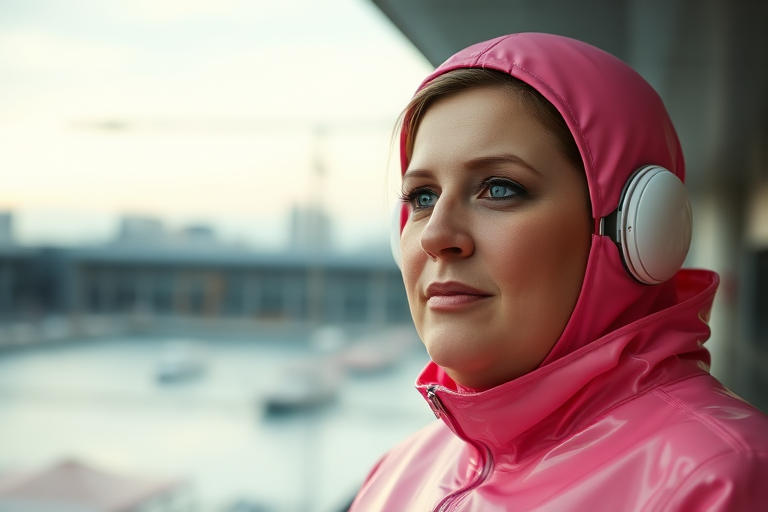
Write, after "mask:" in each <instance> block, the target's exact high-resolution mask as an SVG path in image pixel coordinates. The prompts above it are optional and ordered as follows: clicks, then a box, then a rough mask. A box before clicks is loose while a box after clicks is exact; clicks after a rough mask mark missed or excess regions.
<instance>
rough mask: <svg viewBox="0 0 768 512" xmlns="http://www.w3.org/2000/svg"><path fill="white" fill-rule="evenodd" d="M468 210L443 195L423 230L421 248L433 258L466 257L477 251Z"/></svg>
mask: <svg viewBox="0 0 768 512" xmlns="http://www.w3.org/2000/svg"><path fill="white" fill-rule="evenodd" d="M468 222H469V219H468V215H467V212H464V211H463V208H461V207H460V206H459V205H457V204H455V203H452V202H451V201H450V200H448V198H447V197H445V196H443V197H441V198H440V200H439V201H438V202H437V204H436V205H435V206H434V208H433V209H432V213H431V214H430V217H429V220H428V221H427V224H426V226H424V230H423V231H422V232H421V248H422V249H423V250H424V252H426V253H427V255H428V256H429V257H430V258H432V259H438V258H440V259H449V258H466V257H468V256H471V255H472V253H473V252H474V251H475V242H474V239H473V238H472V235H471V230H470V229H469V226H468Z"/></svg>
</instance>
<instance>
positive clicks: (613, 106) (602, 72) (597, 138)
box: [400, 33, 716, 366]
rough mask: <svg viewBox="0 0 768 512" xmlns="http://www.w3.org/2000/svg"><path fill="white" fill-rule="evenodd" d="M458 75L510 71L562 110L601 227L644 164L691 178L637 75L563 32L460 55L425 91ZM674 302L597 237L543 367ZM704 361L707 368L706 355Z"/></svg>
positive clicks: (503, 41)
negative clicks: (455, 71)
mask: <svg viewBox="0 0 768 512" xmlns="http://www.w3.org/2000/svg"><path fill="white" fill-rule="evenodd" d="M458 68H487V69H494V70H497V71H503V72H505V73H509V74H510V75H512V76H514V77H515V78H518V79H520V80H522V81H524V82H526V83H527V84H529V85H531V86H532V87H534V88H535V89H536V90H537V91H539V92H540V93H541V94H542V95H543V96H544V97H545V98H547V99H548V100H549V101H550V102H551V103H552V104H553V105H554V106H555V107H556V108H557V109H558V110H559V111H560V114H561V115H562V116H563V118H564V119H565V122H566V123H567V124H568V127H569V128H570V129H571V133H572V134H573V137H574V139H575V140H576V144H577V145H578V147H579V150H580V152H581V155H582V159H583V161H584V169H585V170H586V174H587V182H588V185H589V192H590V198H591V201H592V214H593V217H594V218H595V219H596V220H599V219H600V218H602V217H605V216H606V215H608V214H609V213H611V212H612V211H614V210H615V209H616V208H617V206H618V203H619V199H620V196H621V191H622V188H623V187H624V184H625V182H626V180H627V179H628V178H629V176H630V175H631V174H632V173H633V172H634V171H635V170H637V169H638V168H640V167H642V166H643V165H650V164H655V165H660V166H662V167H665V168H667V169H669V170H670V171H672V172H673V173H675V174H676V175H677V176H678V177H679V178H680V179H681V180H684V179H685V164H684V162H683V153H682V149H681V148H680V143H679V141H678V139H677V134H676V133H675V129H674V127H673V126H672V122H671V121H670V119H669V116H668V115H667V111H666V109H665V108H664V104H663V102H662V101H661V98H659V96H658V94H656V91H654V90H653V88H652V87H651V86H650V85H648V83H647V82H646V81H645V80H644V79H643V78H642V77H640V75H639V74H637V72H635V71H634V70H633V69H632V68H630V67H629V66H627V65H626V64H624V63H623V62H622V61H620V60H619V59H617V58H616V57H614V56H612V55H610V54H608V53H606V52H603V51H601V50H599V49H597V48H595V47H593V46H590V45H588V44H585V43H582V42H580V41H576V40H573V39H569V38H566V37H561V36H556V35H550V34H537V33H523V34H513V35H508V36H503V37H499V38H497V39H492V40H490V41H486V42H483V43H479V44H476V45H473V46H470V47H469V48H466V49H465V50H462V51H460V52H459V53H457V54H456V55H454V56H453V57H451V58H450V59H448V60H447V61H446V62H445V63H444V64H443V65H441V66H440V67H439V68H437V70H435V71H434V73H432V74H431V75H430V76H428V77H427V79H426V80H424V82H423V83H422V85H421V86H420V88H421V87H423V86H424V85H426V84H427V83H428V82H430V81H431V80H432V79H434V78H435V77H437V76H439V75H441V74H443V73H446V72H448V71H451V70H453V69H458ZM574 77H578V79H577V80H574ZM405 137H406V131H405V130H403V131H402V133H401V144H400V161H401V172H403V173H404V172H405V171H406V169H407V167H408V158H407V155H406V151H405ZM711 279H716V277H714V276H713V277H711ZM711 293H712V295H714V289H713V290H712V291H711ZM675 302H676V291H675V284H674V280H670V281H669V282H667V283H664V284H661V285H656V286H648V285H644V284H640V283H638V282H637V281H635V280H634V279H633V278H632V276H630V275H629V273H628V272H627V271H626V270H625V269H624V267H623V264H622V262H621V258H620V256H619V251H618V249H617V247H616V245H615V244H614V243H613V242H612V241H611V240H610V239H609V238H607V237H604V236H599V235H593V238H592V248H591V251H590V254H589V260H588V263H587V270H586V274H585V276H584V284H583V285H582V289H581V294H580V296H579V299H578V302H577V304H576V307H575V309H574V311H573V314H572V316H571V319H570V321H569V323H568V324H567V326H566V328H565V330H564V331H563V333H562V335H561V337H560V339H559V340H558V342H557V343H556V344H555V346H554V348H553V349H552V351H551V352H550V354H549V355H548V356H547V358H546V359H545V360H544V362H543V363H542V366H544V365H547V364H549V363H551V362H553V361H556V360H558V359H560V358H562V357H564V356H566V355H568V354H570V353H572V352H574V351H575V350H578V349H579V348H581V347H584V346H585V345H587V344H588V343H590V342H592V341H594V340H597V339H598V338H600V337H602V336H604V335H606V334H608V333H610V332H612V331H615V330H616V329H618V328H620V327H622V326H624V325H627V324H629V323H631V322H634V321H636V320H639V319H641V318H643V317H645V316H647V315H648V314H650V313H652V312H654V311H659V310H661V309H663V308H664V307H667V306H669V305H671V304H674V303H675ZM703 357H705V358H706V360H707V363H709V359H708V355H703Z"/></svg>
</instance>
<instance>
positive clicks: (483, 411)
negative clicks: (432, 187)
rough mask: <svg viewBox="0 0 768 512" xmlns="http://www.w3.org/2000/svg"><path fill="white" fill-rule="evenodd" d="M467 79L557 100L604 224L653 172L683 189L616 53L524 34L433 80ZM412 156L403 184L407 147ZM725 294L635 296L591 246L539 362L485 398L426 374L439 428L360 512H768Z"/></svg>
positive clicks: (657, 113) (645, 102) (695, 283)
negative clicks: (663, 172)
mask: <svg viewBox="0 0 768 512" xmlns="http://www.w3.org/2000/svg"><path fill="white" fill-rule="evenodd" d="M466 67H484V68H491V69H496V70H499V71H503V72H505V73H509V74H511V75H512V76H514V77H516V78H519V79H521V80H523V81H525V82H527V83H528V84H530V85H531V86H533V87H534V88H536V89H537V90H538V91H539V92H540V93H541V94H543V95H544V96H545V97H546V98H547V99H548V100H549V101H550V102H552V104H554V105H555V107H556V108H557V109H558V110H559V111H560V113H561V114H562V116H563V118H564V119H565V121H566V123H567V124H568V126H569V127H570V129H571V132H572V133H573V136H574V138H575V140H576V143H577V144H578V146H579V149H580V151H581V154H582V158H583V161H584V167H585V170H586V173H587V180H588V183H589V188H590V197H591V201H592V208H593V216H594V218H595V219H600V218H602V217H605V216H606V215H608V214H609V213H610V212H612V211H613V210H615V209H616V207H617V205H618V202H619V198H620V195H621V190H622V187H623V186H624V183H625V181H626V180H627V178H628V177H629V176H630V175H631V174H632V172H633V171H634V170H636V169H638V168H639V167H641V166H643V165H649V164H656V165H661V166H663V167H666V168H667V169H669V170H671V171H672V172H674V173H675V174H677V175H678V176H679V177H680V178H681V179H683V178H684V163H683V157H682V151H681V149H680V144H679V142H678V139H677V135H676V133H675V130H674V128H673V126H672V123H671V122H670V120H669V117H668V115H667V112H666V109H665V108H664V105H663V103H662V101H661V100H660V99H659V97H658V95H657V94H656V93H655V91H653V89H652V88H651V87H650V86H649V85H648V84H647V83H646V82H645V81H644V80H643V79H642V78H641V77H640V76H639V75H638V74H637V73H635V72H634V71H633V70H632V69H631V68H629V67H628V66H627V65H625V64H623V63H622V62H621V61H619V60H618V59H616V58H614V57H612V56H610V55H609V54H607V53H605V52H603V51H601V50H598V49H596V48H594V47H592V46H589V45H587V44H585V43H581V42H578V41H574V40H571V39H568V38H564V37H559V36H553V35H546V34H516V35H512V36H505V37H501V38H498V39H494V40H491V41H487V42H484V43H480V44H477V45H475V46H472V47H470V48H467V49H465V50H463V51H461V52H459V53H458V54H456V55H454V56H453V57H451V58H450V59H449V60H448V61H447V62H445V63H444V64H443V65H442V66H440V67H439V68H438V69H437V70H436V71H435V72H434V73H433V74H432V75H431V76H430V77H428V78H427V80H425V82H424V83H427V82H429V81H430V80H431V79H433V78H434V77H435V76H438V75H440V74H442V73H445V72H447V71H450V70H452V69H456V68H466ZM422 85H423V84H422ZM401 159H402V168H403V171H404V170H405V169H406V168H407V166H408V161H407V155H406V154H405V151H404V148H401ZM404 221H407V219H404ZM717 284H718V278H717V275H716V274H715V273H713V272H709V271H704V270H681V271H680V272H678V274H677V275H676V276H675V277H674V278H672V279H671V280H669V281H668V282H666V283H663V284H661V285H656V286H647V285H643V284H640V283H638V282H637V281H635V280H633V278H632V277H631V276H630V275H629V273H628V272H627V271H626V270H625V269H624V268H623V265H622V262H621V259H620V255H619V251H618V249H617V247H616V245H615V244H614V243H613V241H611V240H610V239H608V238H606V237H603V236H600V235H593V239H592V248H591V252H590V255H589V260H588V264H587V269H586V273H585V277H584V283H583V285H582V290H581V294H580V296H579V299H578V301H577V304H576V307H575V309H574V311H573V314H572V316H571V319H570V321H569V323H568V325H567V326H566V328H565V330H564V331H563V333H562V335H561V337H560V339H559V340H558V342H557V343H556V344H555V346H554V348H553V349H552V351H551V353H550V354H549V355H548V356H547V358H546V359H545V361H544V362H543V363H542V364H541V366H540V367H539V368H537V369H536V370H534V371H533V372H531V373H529V374H527V375H524V376H522V377H520V378H517V379H515V380H512V381H510V382H507V383H505V384H502V385H500V386H497V387H494V388H491V389H489V390H486V391H482V392H475V391H471V390H467V389H463V388H461V387H459V386H457V384H456V383H454V382H453V381H452V380H451V379H450V377H448V376H447V375H446V374H445V372H444V371H443V370H442V369H441V368H440V367H438V366H437V365H435V364H434V363H430V364H428V365H427V366H426V368H425V369H424V370H423V372H422V373H421V375H419V377H418V379H417V381H416V387H417V389H418V391H419V392H420V393H421V394H422V395H423V396H424V398H425V399H426V401H427V402H428V403H429V405H430V406H431V407H432V410H433V411H434V413H435V415H436V416H437V417H438V418H439V420H438V421H435V422H434V423H432V424H430V425H429V426H427V427H426V428H424V429H422V430H421V431H419V432H417V433H416V434H414V435H413V436H411V437H410V438H409V439H407V440H406V441H404V442H402V443H401V444H400V445H398V446H396V447H395V448H393V449H392V450H391V451H390V452H389V453H388V454H387V455H386V456H384V458H382V459H381V461H380V462H379V463H378V464H377V466H376V467H375V468H374V469H373V470H372V471H371V473H370V475H369V476H368V478H367V480H366V481H365V483H364V485H363V487H362V489H361V490H360V493H359V494H358V496H357V498H356V499H355V501H354V503H353V505H352V508H351V510H352V511H353V512H363V511H365V512H374V511H388V512H404V511H433V510H440V511H448V510H457V511H458V510H460V511H479V512H497V511H498V512H500V511H510V512H511V511H515V512H523V511H534V510H535V511H540V512H576V511H578V512H630V511H637V512H640V511H642V512H651V511H659V512H661V511H665V512H671V511H675V512H704V511H707V512H722V511H741V512H758V511H768V417H766V416H765V415H763V414H762V413H761V412H759V411H758V410H756V409H755V408H753V407H752V406H750V405H749V404H747V403H745V402H744V401H742V400H741V399H740V398H739V397H737V396H736V395H734V394H733V393H731V392H730V391H728V390H727V389H726V388H724V387H723V386H722V385H721V384H720V383H719V382H718V381H717V380H715V379H714V378H713V377H711V376H710V375H709V371H708V369H709V362H710V361H709V353H708V351H707V350H706V349H705V348H704V347H703V343H704V341H705V340H706V339H707V338H708V337H709V334H710V331H709V327H708V325H707V321H708V319H709V312H710V309H711V306H712V301H713V298H714V295H715V290H716V288H717Z"/></svg>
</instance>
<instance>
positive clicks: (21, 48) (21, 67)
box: [0, 29, 136, 73]
mask: <svg viewBox="0 0 768 512" xmlns="http://www.w3.org/2000/svg"><path fill="white" fill-rule="evenodd" d="M135 60H136V52H135V50H133V49H132V48H131V47H129V46H121V45H116V44H109V43H100V44H94V43H93V42H92V41H83V40H77V39H73V38H71V37H63V36H59V35H57V34H55V33H51V32H44V31H37V30H25V29H16V30H6V31H3V32H2V33H0V67H2V68H4V71H5V72H6V73H13V72H16V71H45V72H49V71H61V70H69V71H77V70H88V71H94V70H102V71H103V70H115V69H121V68H125V67H126V66H128V65H129V64H130V63H132V62H134V61H135Z"/></svg>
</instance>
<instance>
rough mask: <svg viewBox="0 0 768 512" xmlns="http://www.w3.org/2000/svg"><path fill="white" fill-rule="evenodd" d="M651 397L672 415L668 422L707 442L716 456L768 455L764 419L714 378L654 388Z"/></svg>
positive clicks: (766, 420)
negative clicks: (719, 454)
mask: <svg viewBox="0 0 768 512" xmlns="http://www.w3.org/2000/svg"><path fill="white" fill-rule="evenodd" d="M652 394H653V395H654V396H655V397H656V398H657V399H659V400H661V401H662V402H664V404H665V405H666V407H668V408H669V409H670V411H672V412H671V413H670V414H671V418H677V421H676V422H677V423H683V424H684V425H685V428H686V430H688V431H689V432H691V433H693V431H695V432H696V435H697V436H698V437H699V438H703V439H702V440H704V439H707V444H709V445H710V446H711V448H712V449H713V450H715V451H716V452H721V453H723V454H726V453H731V452H732V453H733V455H734V456H737V454H744V455H746V454H750V453H753V452H768V416H766V415H765V414H763V413H762V412H761V411H760V410H758V409H757V408H755V407H754V406H752V405H751V404H749V403H748V402H746V401H745V400H743V399H742V398H741V397H739V396H738V395H736V394H735V393H733V392H731V391H730V390H729V389H727V388H726V387H725V386H723V385H722V384H721V383H720V382H719V381H718V380H716V379H715V378H714V377H712V376H710V375H702V376H697V377H693V378H690V379H686V380H683V381H680V382H676V383H673V384H669V385H666V386H661V387H659V388H656V389H654V390H653V391H652ZM716 452H713V453H711V455H712V456H716V455H717V453H716Z"/></svg>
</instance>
